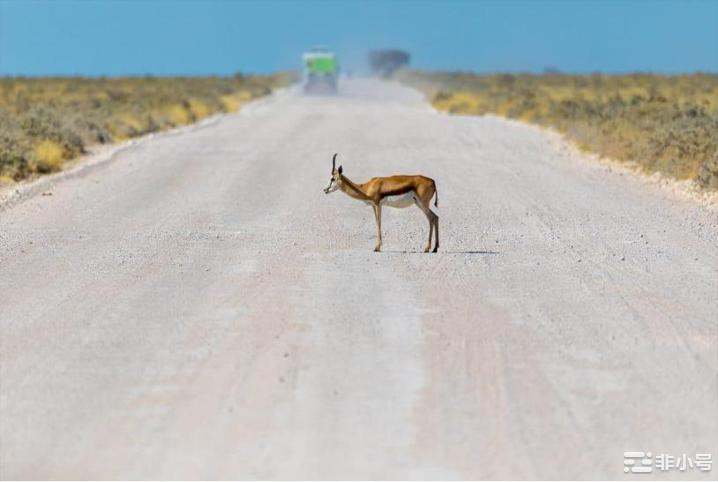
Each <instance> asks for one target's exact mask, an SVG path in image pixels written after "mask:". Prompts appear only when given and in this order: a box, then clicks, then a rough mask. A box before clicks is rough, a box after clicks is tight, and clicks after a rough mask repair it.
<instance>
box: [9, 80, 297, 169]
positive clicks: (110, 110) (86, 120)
mask: <svg viewBox="0 0 718 482" xmlns="http://www.w3.org/2000/svg"><path fill="white" fill-rule="evenodd" d="M293 81H294V76H293V75H292V74H289V73H280V74H275V75H266V76H245V75H240V74H238V75H235V76H232V77H163V78H160V77H127V78H92V79H90V78H82V77H61V78H21V77H18V78H9V77H6V78H0V176H2V177H3V178H11V179H13V180H20V179H22V178H24V177H27V176H29V175H32V174H34V173H44V172H50V171H53V170H57V169H59V168H60V166H61V165H62V160H63V159H70V158H72V157H75V156H77V155H79V154H81V153H83V152H85V148H86V146H88V145H91V144H95V143H105V142H112V141H115V140H120V139H126V138H131V137H135V136H139V135H143V134H146V133H148V132H155V131H160V130H163V129H169V128H172V127H175V126H180V125H185V124H189V123H191V122H194V121H196V120H199V119H202V118H204V117H207V116H209V115H212V114H214V113H217V112H228V111H234V110H236V109H238V108H239V106H240V105H241V104H242V103H244V102H246V101H247V100H249V99H254V98H256V97H259V96H262V95H266V94H268V93H270V92H272V90H274V89H277V88H280V87H283V86H286V85H288V84H290V83H291V82H293ZM50 142H51V143H52V144H49V143H50ZM51 146H52V147H51ZM58 148H59V149H60V150H61V153H62V154H61V156H60V158H59V161H58V158H57V149H58Z"/></svg>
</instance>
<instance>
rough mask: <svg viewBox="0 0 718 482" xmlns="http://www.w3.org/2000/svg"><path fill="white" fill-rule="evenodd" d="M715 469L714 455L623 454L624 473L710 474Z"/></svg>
mask: <svg viewBox="0 0 718 482" xmlns="http://www.w3.org/2000/svg"><path fill="white" fill-rule="evenodd" d="M712 468H713V454H695V455H692V456H690V455H687V454H680V455H672V454H654V453H652V452H623V471H624V472H625V473H627V474H628V473H632V474H650V473H651V472H653V471H654V470H655V471H660V472H669V471H671V470H678V471H680V472H686V471H689V470H700V471H702V472H710V471H711V469H712Z"/></svg>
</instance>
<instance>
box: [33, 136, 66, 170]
mask: <svg viewBox="0 0 718 482" xmlns="http://www.w3.org/2000/svg"><path fill="white" fill-rule="evenodd" d="M63 157H64V149H63V147H62V145H61V144H59V143H58V142H55V141H51V140H48V139H46V140H44V141H41V142H40V143H39V144H38V145H36V146H35V150H34V156H33V159H32V160H31V161H30V170H31V171H33V172H39V173H48V172H55V171H59V170H60V168H61V167H62V160H63Z"/></svg>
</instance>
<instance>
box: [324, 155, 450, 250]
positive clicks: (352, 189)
mask: <svg viewBox="0 0 718 482" xmlns="http://www.w3.org/2000/svg"><path fill="white" fill-rule="evenodd" d="M336 166H337V155H336V154H334V157H332V177H331V179H330V180H329V184H328V185H327V187H325V188H324V194H329V193H332V192H334V191H336V190H337V189H341V190H342V191H343V192H344V194H346V195H347V196H349V197H352V198H354V199H358V200H360V201H363V202H365V203H366V204H369V205H371V207H372V208H374V217H375V218H376V233H377V238H378V240H377V244H376V247H375V248H374V251H381V207H382V206H388V207H392V208H408V207H409V206H411V205H412V204H416V205H417V206H418V208H419V209H421V211H422V212H423V213H424V214H425V215H426V218H427V219H428V220H429V241H428V242H427V244H426V248H424V252H425V253H428V252H429V250H430V249H431V238H432V235H433V233H434V231H436V245H434V251H433V252H434V253H436V251H437V250H438V249H439V216H438V215H437V214H436V213H434V212H433V211H432V210H431V208H430V205H431V198H432V197H434V194H436V199H435V200H434V206H436V207H439V193H438V192H437V191H436V183H435V182H434V180H433V179H431V178H428V177H426V176H418V175H416V176H389V177H373V178H371V179H369V180H368V181H367V182H365V183H364V184H355V183H354V182H352V181H350V180H349V178H348V177H346V176H345V175H344V174H342V172H343V169H342V166H339V168H337V167H336Z"/></svg>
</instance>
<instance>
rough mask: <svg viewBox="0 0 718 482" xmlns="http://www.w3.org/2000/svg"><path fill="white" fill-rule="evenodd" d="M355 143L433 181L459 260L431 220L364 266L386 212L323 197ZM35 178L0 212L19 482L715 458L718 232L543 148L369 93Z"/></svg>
mask: <svg viewBox="0 0 718 482" xmlns="http://www.w3.org/2000/svg"><path fill="white" fill-rule="evenodd" d="M334 152H339V159H340V162H341V163H342V164H343V165H344V169H345V173H346V174H347V175H348V176H349V177H350V178H352V179H354V180H356V181H363V180H364V179H366V178H368V177H371V176H376V175H389V174H394V173H407V174H412V173H422V174H425V175H427V176H430V177H432V178H434V179H436V181H437V184H438V190H439V199H440V200H439V214H440V216H441V218H440V222H441V248H440V252H439V253H438V254H435V255H425V254H423V253H419V252H418V251H421V248H422V247H423V243H424V241H425V236H426V235H427V229H428V226H427V222H426V220H425V218H424V216H423V214H422V213H421V212H420V211H418V210H417V209H411V210H397V211H395V210H385V213H384V250H385V252H384V253H380V254H376V253H373V252H372V248H373V246H374V240H375V239H374V236H375V227H374V221H373V214H372V212H371V209H370V208H368V207H367V206H365V205H363V204H361V203H358V202H356V201H353V200H351V199H349V198H348V197H346V196H344V195H342V194H341V193H336V194H332V195H330V196H326V195H324V194H323V193H322V188H323V187H324V185H325V184H326V182H327V180H328V178H329V173H330V168H331V161H330V159H331V155H332V154H333V153H334ZM43 182H45V183H47V184H46V185H43V189H42V191H43V192H51V193H52V195H45V196H43V195H41V194H42V193H41V192H39V190H35V191H32V190H30V191H28V194H27V195H26V196H24V197H22V199H17V200H16V201H15V202H10V203H6V204H5V207H4V208H2V207H0V329H1V330H2V331H1V337H0V477H1V478H4V479H6V478H43V479H44V478H112V479H117V478H123V479H124V478H129V479H136V478H143V479H145V478H173V479H174V478H177V479H186V478H200V479H203V478H209V479H214V478H272V479H278V478H300V479H302V478H344V479H346V478H399V479H401V478H512V479H522V478H558V479H564V478H571V479H573V478H578V479H596V478H598V479H603V478H608V479H614V478H624V477H627V476H626V474H624V472H623V457H622V455H623V451H624V450H650V451H653V452H654V453H662V452H665V453H673V454H676V455H680V454H683V453H686V454H689V455H692V454H695V453H696V452H699V453H701V452H707V453H712V454H713V457H714V459H715V457H716V456H718V410H717V408H718V382H717V380H718V328H717V323H716V319H718V249H717V248H716V239H718V219H717V216H716V213H715V212H714V211H710V210H708V209H706V208H704V207H702V206H700V205H698V204H696V203H692V202H689V201H686V200H681V199H678V198H676V197H671V196H670V194H669V193H667V192H665V191H663V190H660V189H658V188H656V187H655V186H651V185H648V184H646V183H642V182H639V181H638V180H636V179H635V178H634V177H632V176H627V175H620V173H617V172H609V170H608V169H607V168H606V166H604V165H601V164H598V163H592V162H588V161H587V160H586V159H582V158H580V154H578V153H576V152H575V151H574V150H572V149H570V148H568V147H567V146H564V145H562V144H560V143H557V142H555V140H553V139H552V138H551V136H548V135H545V134H543V133H542V132H540V131H538V130H536V129H534V128H531V127H528V126H524V125H521V124H518V123H514V122H507V121H503V120H501V119H498V118H493V117H479V118H469V117H450V116H446V115H442V114H437V113H434V112H433V111H432V110H431V109H430V108H429V107H428V106H427V105H426V104H425V103H424V102H423V101H422V99H421V97H420V96H419V95H418V94H417V93H416V92H413V91H410V90H407V89H404V88H401V87H398V86H396V85H394V84H389V83H380V82H377V81H368V80H354V81H346V82H344V83H343V84H342V92H341V95H339V96H337V97H325V98H323V97H302V96H301V95H299V94H297V92H296V91H290V92H287V93H285V94H283V95H279V96H275V97H273V98H271V99H269V100H267V101H264V102H260V103H258V104H254V105H252V106H251V107H250V108H249V109H247V110H245V111H244V112H243V113H240V114H237V115H230V116H226V117H222V118H220V119H219V120H217V121H216V122H213V123H210V124H208V125H206V126H203V127H202V128H199V129H188V130H185V131H183V132H181V133H177V134H174V135H168V136H157V137H155V138H153V139H149V140H145V141H142V142H138V143H136V144H134V145H132V146H128V147H127V148H125V149H123V150H122V151H120V152H118V153H116V155H115V156H114V157H113V159H112V160H110V161H108V162H102V163H96V164H95V165H94V166H93V167H92V168H91V169H84V170H81V171H79V172H77V173H76V174H75V175H73V176H65V177H60V178H52V179H51V180H50V181H43ZM716 470H718V469H716V467H714V468H713V472H712V473H711V474H706V473H702V472H698V471H696V470H693V471H689V472H686V473H680V472H671V473H668V476H670V478H677V477H678V478H681V477H688V478H699V479H700V478H711V475H712V476H713V477H715V473H716ZM653 475H658V476H659V477H660V476H663V475H664V474H653ZM650 477H651V476H649V478H650ZM642 478H645V477H644V476H642Z"/></svg>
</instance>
